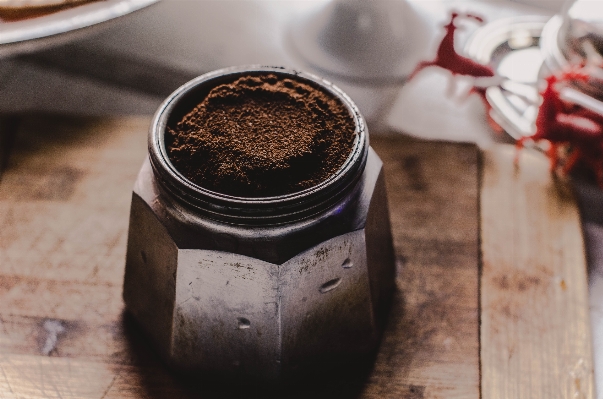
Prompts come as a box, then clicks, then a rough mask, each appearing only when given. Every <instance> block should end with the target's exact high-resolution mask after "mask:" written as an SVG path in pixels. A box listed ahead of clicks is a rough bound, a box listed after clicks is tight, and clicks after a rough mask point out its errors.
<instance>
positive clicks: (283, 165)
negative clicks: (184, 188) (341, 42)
mask: <svg viewBox="0 0 603 399" xmlns="http://www.w3.org/2000/svg"><path fill="white" fill-rule="evenodd" d="M354 126H355V125H354V120H353V119H352V117H351V115H350V113H349V111H348V110H347V108H346V107H345V106H344V105H343V104H342V103H341V102H340V101H339V100H337V99H336V98H335V97H333V96H332V95H330V94H328V93H326V92H324V91H322V90H319V89H317V88H314V87H313V86H311V85H309V84H306V83H302V82H300V81H296V80H292V79H290V78H285V77H280V76H278V75H276V74H266V75H260V76H244V77H241V78H239V79H237V80H236V81H234V82H232V83H229V84H221V85H219V86H216V87H215V88H213V89H212V90H211V92H210V93H209V94H208V96H207V97H206V98H205V99H204V100H203V101H202V102H201V103H200V104H198V105H197V106H196V107H195V108H194V109H193V110H192V111H190V112H189V113H188V114H187V115H185V116H184V118H183V119H182V120H181V121H179V122H178V123H177V124H176V125H174V126H170V127H168V129H167V134H166V147H167V151H168V156H169V158H170V160H171V162H172V164H173V165H174V166H175V167H176V169H177V170H178V171H179V172H180V173H182V174H183V175H184V176H185V177H186V178H187V179H189V180H191V181H192V182H194V183H196V184H198V185H199V186H201V187H204V188H207V189H209V190H212V191H216V192H220V193H223V194H228V195H234V196H241V197H268V196H276V195H283V194H288V193H292V192H296V191H301V190H303V189H306V188H309V187H313V186H315V185H317V184H319V183H320V182H322V181H324V180H326V179H327V178H328V177H329V176H331V175H333V174H334V173H335V172H336V171H337V170H338V169H339V168H340V167H341V166H342V165H343V163H344V162H345V160H346V159H347V158H348V156H349V155H350V152H351V150H352V147H353V143H354V138H355V133H354Z"/></svg>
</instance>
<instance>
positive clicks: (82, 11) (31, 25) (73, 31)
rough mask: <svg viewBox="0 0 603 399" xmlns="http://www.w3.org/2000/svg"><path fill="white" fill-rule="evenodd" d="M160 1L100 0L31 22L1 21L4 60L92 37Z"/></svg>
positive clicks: (29, 19)
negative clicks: (98, 28)
mask: <svg viewBox="0 0 603 399" xmlns="http://www.w3.org/2000/svg"><path fill="white" fill-rule="evenodd" d="M158 1H159V0H99V1H93V2H85V3H82V4H79V3H76V4H74V5H73V7H70V8H65V9H62V10H59V11H56V12H53V13H49V14H46V15H41V16H36V17H31V18H28V19H23V20H17V21H2V20H0V57H2V56H9V55H14V54H17V53H21V52H27V51H33V50H35V49H37V48H40V47H43V46H49V45H52V44H58V43H62V42H66V41H69V40H72V39H73V38H75V37H77V36H81V35H83V34H85V33H88V30H89V29H88V28H91V27H93V26H97V25H98V24H101V23H104V22H107V21H110V20H113V19H115V18H117V17H121V16H124V15H126V14H129V13H131V12H134V11H136V10H139V9H141V8H144V7H147V6H149V5H151V4H153V3H156V2H158ZM85 28H87V29H85Z"/></svg>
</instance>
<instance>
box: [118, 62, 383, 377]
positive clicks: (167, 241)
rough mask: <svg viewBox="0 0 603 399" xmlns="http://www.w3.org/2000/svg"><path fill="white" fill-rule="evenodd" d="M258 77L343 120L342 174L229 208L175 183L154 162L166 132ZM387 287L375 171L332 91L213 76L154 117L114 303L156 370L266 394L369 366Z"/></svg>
mask: <svg viewBox="0 0 603 399" xmlns="http://www.w3.org/2000/svg"><path fill="white" fill-rule="evenodd" d="M265 73H275V74H278V75H287V76H288V77H291V78H293V79H297V80H301V81H303V82H305V83H308V84H311V85H313V86H315V87H319V88H321V89H323V90H326V91H327V92H329V93H331V94H332V95H333V96H335V97H336V98H338V99H339V100H340V101H341V102H342V103H343V104H344V105H345V106H346V107H347V108H348V109H349V111H350V114H351V115H352V116H353V118H354V121H355V124H356V139H355V143H354V147H353V150H352V152H351V154H350V156H349V158H348V159H347V161H346V162H345V164H344V165H343V166H342V167H341V168H340V169H339V170H338V171H337V172H336V173H335V174H334V175H333V176H331V177H330V178H329V179H327V180H326V181H325V182H323V183H320V184H319V185H317V186H315V187H312V188H310V189H307V190H304V191H300V192H297V193H293V194H289V195H283V196H278V197H266V198H242V197H233V196H228V195H223V194H220V193H217V192H212V191H209V190H206V189H204V188H202V187H199V186H197V185H195V184H193V183H192V182H190V181H188V180H187V179H186V178H184V177H183V176H182V175H181V174H180V173H179V172H178V171H177V170H176V169H175V168H174V167H173V165H172V164H171V163H170V161H169V159H168V157H167V153H166V149H165V142H164V132H165V130H166V126H167V125H168V124H170V123H173V122H174V121H177V120H179V119H180V118H181V117H182V115H184V114H185V113H186V112H188V111H189V110H190V109H192V107H193V106H194V105H196V104H197V103H199V102H200V101H201V100H202V99H203V98H204V97H205V96H206V95H207V93H208V92H209V90H211V88H213V87H215V86H216V85H218V84H220V83H224V82H230V81H233V80H235V79H236V78H237V77H239V76H242V75H249V74H265ZM394 277H395V267H394V252H393V247H392V238H391V232H390V222H389V213H388V206H387V198H386V192H385V182H384V176H383V168H382V162H381V160H380V159H379V158H378V156H377V155H376V154H375V153H374V151H373V150H372V149H370V147H369V143H368V132H367V128H366V125H365V122H364V120H363V118H362V116H361V115H360V114H359V112H358V110H357V108H356V106H355V105H354V104H353V102H352V101H351V100H350V99H349V98H348V97H347V96H346V95H345V94H344V93H342V92H341V91H340V90H339V89H337V88H336V87H334V86H333V85H331V84H330V83H329V82H327V81H324V80H321V79H319V78H317V77H315V76H312V75H309V74H305V73H300V72H297V71H292V70H285V69H281V68H268V67H252V68H234V69H224V70H219V71H216V72H213V73H210V74H206V75H203V76H201V77H199V78H197V79H194V80H193V81H191V82H189V83H187V84H185V85H184V86H182V87H181V88H180V89H178V90H177V91H176V92H174V93H173V94H172V95H171V96H170V97H169V98H168V99H167V100H166V101H165V102H164V103H163V105H162V106H161V107H160V109H159V110H158V112H157V113H156V115H155V118H154V120H153V123H152V126H151V130H150V135H149V159H148V160H147V161H146V162H145V163H144V165H143V167H142V169H141V171H140V174H139V176H138V179H137V181H136V184H135V187H134V191H133V196H132V207H131V215H130V230H129V237H128V249H127V259H126V273H125V281H124V300H125V302H126V306H127V308H128V310H129V311H130V312H131V314H132V315H133V316H134V318H135V319H136V320H137V321H138V323H139V324H140V326H141V327H142V328H143V330H144V331H145V332H146V333H147V334H148V336H149V337H150V338H151V341H152V342H153V343H154V345H155V347H156V349H157V351H158V352H159V353H160V354H161V356H162V357H163V358H164V359H165V361H166V362H167V363H168V364H169V365H171V366H172V367H174V368H176V369H179V370H183V371H187V372H192V373H205V374H213V373H215V374H218V375H221V376H233V377H234V376H237V377H246V378H251V379H256V380H268V381H274V380H282V379H284V378H287V377H290V376H295V375H296V374H298V373H301V372H303V371H307V370H309V369H312V368H314V367H316V365H318V364H322V363H324V362H330V361H332V360H337V359H341V358H343V357H346V358H347V357H348V356H350V355H352V356H353V355H359V356H362V355H366V354H370V353H371V352H372V351H374V349H375V348H376V345H377V344H378V341H379V338H380V334H381V330H382V327H383V322H384V320H385V317H386V314H387V306H388V303H389V301H390V298H391V295H392V292H393V289H394Z"/></svg>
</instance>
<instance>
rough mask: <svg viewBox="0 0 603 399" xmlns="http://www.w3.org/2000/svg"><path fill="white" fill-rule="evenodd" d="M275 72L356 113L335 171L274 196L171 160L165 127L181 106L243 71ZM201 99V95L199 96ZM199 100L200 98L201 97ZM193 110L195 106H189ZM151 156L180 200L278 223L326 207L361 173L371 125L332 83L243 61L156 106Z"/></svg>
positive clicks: (237, 219)
mask: <svg viewBox="0 0 603 399" xmlns="http://www.w3.org/2000/svg"><path fill="white" fill-rule="evenodd" d="M266 73H274V74H277V75H281V76H287V77H291V78H294V79H296V80H301V81H303V82H304V83H308V84H310V85H312V86H314V87H316V88H318V89H321V90H323V91H326V92H327V93H329V94H331V95H332V96H333V97H335V98H337V99H338V100H339V101H341V103H342V104H343V105H344V106H345V107H346V108H347V109H348V110H349V112H350V115H351V116H352V118H353V119H354V124H355V131H354V134H355V139H354V144H353V148H352V151H351V152H350V155H349V156H348V158H347V159H346V161H345V162H344V163H343V165H342V166H341V167H340V168H339V170H338V171H337V172H335V173H334V174H333V175H331V177H329V178H328V179H327V180H325V181H323V182H321V183H319V184H318V185H316V186H314V187H311V188H308V189H305V190H302V191H299V192H295V193H291V194H286V195H281V196H273V197H237V196H232V195H227V194H222V193H219V192H216V191H212V190H208V189H206V188H203V187H201V186H199V185H196V184H194V183H193V182H191V181H190V180H188V179H187V178H186V177H184V176H183V175H182V174H181V173H180V172H179V171H178V170H177V169H176V168H175V167H174V166H173V165H172V163H171V162H170V160H169V157H168V155H167V150H166V148H165V131H166V127H167V125H168V122H169V120H170V117H171V116H172V115H174V113H175V112H176V111H178V110H179V107H180V108H181V107H183V106H184V104H186V103H187V101H192V100H195V101H198V100H199V98H204V93H206V92H208V91H209V90H211V88H213V87H215V86H217V85H218V84H220V83H223V82H227V81H232V80H234V79H236V78H237V77H239V76H243V75H250V74H251V75H253V74H258V75H260V74H266ZM198 102H200V101H198ZM198 102H197V103H198ZM189 111H190V109H189ZM148 147H149V157H150V160H151V165H152V167H153V171H154V173H155V175H156V176H157V177H158V181H159V183H160V185H161V187H162V188H163V189H165V190H166V191H167V192H168V193H169V194H171V195H172V196H174V197H176V198H177V199H178V200H180V201H181V202H184V203H185V204H187V205H189V206H192V207H194V208H196V209H197V210H198V211H200V212H201V213H203V214H205V215H207V216H209V217H211V218H212V219H216V220H220V221H225V222H231V223H237V224H274V223H284V222H290V221H297V220H300V219H303V218H306V217H309V216H312V215H314V214H316V213H318V212H321V211H323V210H325V209H327V208H329V207H330V206H332V205H333V204H334V203H336V202H338V201H339V200H340V199H341V198H342V197H343V195H344V194H345V193H346V192H348V190H349V189H350V188H351V187H352V186H353V185H354V183H355V182H356V181H357V180H358V179H359V178H360V175H361V174H362V172H363V171H364V167H365V165H366V159H367V156H368V129H367V127H366V123H365V122H364V119H363V118H362V116H361V115H360V112H359V111H358V108H357V107H356V105H355V104H354V103H353V102H352V100H351V99H350V98H349V97H348V96H347V95H346V94H345V93H343V92H342V91H341V90H340V89H339V88H337V87H336V86H334V85H333V84H332V83H330V82H328V81H326V80H324V79H321V78H319V77H316V76H314V75H311V74H308V73H305V72H300V71H296V70H292V69H285V68H280V67H265V66H243V67H232V68H225V69H220V70H217V71H214V72H210V73H207V74H204V75H202V76H199V77H197V78H195V79H193V80H191V81H190V82H188V83H186V84H184V85H183V86H181V87H180V88H178V89H177V90H176V91H175V92H174V93H172V94H171V95H170V96H169V97H168V98H167V99H166V100H165V101H164V102H163V104H162V105H161V106H160V107H159V109H158V111H157V112H156V114H155V116H154V118H153V122H152V124H151V128H150V132H149V143H148Z"/></svg>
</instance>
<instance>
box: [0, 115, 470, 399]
mask: <svg viewBox="0 0 603 399" xmlns="http://www.w3.org/2000/svg"><path fill="white" fill-rule="evenodd" d="M148 124H149V119H148V118H116V119H68V118H58V117H57V118H51V117H40V116H28V117H25V118H24V119H23V124H22V125H21V127H20V130H19V131H18V134H17V136H16V141H15V143H14V148H13V150H12V152H11V154H10V158H9V159H8V163H7V168H6V171H5V173H4V175H3V178H2V180H1V182H0V397H1V398H97V399H98V398H142V397H145V398H196V397H201V398H218V397H245V398H249V397H266V396H267V394H266V393H261V392H260V393H258V392H250V391H249V389H248V388H247V387H246V386H237V385H236V384H234V386H231V387H229V389H228V390H227V391H226V392H227V393H225V391H224V389H223V388H222V387H220V386H218V387H207V386H203V385H199V384H196V383H191V382H190V381H183V380H181V379H180V378H179V377H178V376H174V375H173V374H172V373H170V371H169V370H167V369H166V368H165V367H164V366H163V365H162V364H161V363H160V362H159V361H158V360H157V358H156V357H155V355H154V353H153V351H152V349H151V348H150V347H149V345H148V344H147V342H146V340H145V338H144V336H142V335H141V334H140V332H139V331H138V329H137V327H136V325H135V323H133V322H132V320H131V319H130V318H129V317H128V315H127V313H124V308H123V302H122V299H121V286H122V279H123V270H124V257H125V243H126V236H127V223H128V212H129V203H130V195H131V188H132V185H133V182H134V179H135V176H136V174H137V172H138V169H139V168H140V165H141V163H142V160H143V159H144V157H145V154H146V134H147V128H148ZM371 140H372V145H373V146H374V148H375V149H376V151H377V152H378V153H379V154H380V156H381V157H382V159H383V161H384V167H385V172H386V182H387V188H388V192H389V202H390V204H389V205H390V213H391V218H392V229H393V235H394V240H395V248H396V253H397V258H398V266H399V273H398V278H397V285H398V292H397V295H396V299H395V303H394V305H393V309H392V312H391V316H390V320H389V324H388V327H387V331H386V333H385V336H384V339H383V342H382V345H381V348H380V351H379V353H378V355H377V358H376V361H375V363H374V365H373V367H372V371H371V373H370V374H369V375H363V376H361V377H358V376H356V375H353V376H348V377H346V376H344V377H338V378H336V379H334V380H333V381H328V382H327V383H323V384H321V385H320V386H314V385H312V384H308V385H307V386H305V387H301V388H300V387H297V388H296V389H290V390H288V391H287V392H286V394H285V393H282V392H281V393H280V394H279V395H276V396H278V397H291V398H308V397H312V398H327V397H328V398H333V397H337V398H339V397H343V398H357V397H360V398H415V399H419V398H469V399H470V398H479V337H478V334H479V327H478V168H477V165H478V162H477V154H478V153H477V149H476V148H475V147H474V146H470V145H461V144H450V143H427V142H421V141H416V140H410V139H407V138H404V137H402V136H401V135H397V136H392V137H378V136H372V137H371ZM452 198H454V200H451V199H452ZM231 385H233V384H231Z"/></svg>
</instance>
